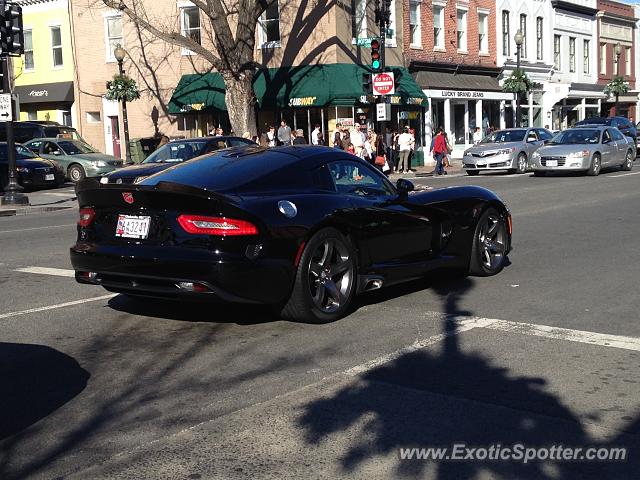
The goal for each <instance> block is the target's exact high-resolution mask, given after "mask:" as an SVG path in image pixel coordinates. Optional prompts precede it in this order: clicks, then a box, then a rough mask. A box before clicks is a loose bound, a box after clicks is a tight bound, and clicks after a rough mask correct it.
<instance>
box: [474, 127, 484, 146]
mask: <svg viewBox="0 0 640 480" xmlns="http://www.w3.org/2000/svg"><path fill="white" fill-rule="evenodd" d="M481 141H482V132H480V127H476V130H475V131H474V132H473V144H474V145H477V144H479V143H480V142H481Z"/></svg>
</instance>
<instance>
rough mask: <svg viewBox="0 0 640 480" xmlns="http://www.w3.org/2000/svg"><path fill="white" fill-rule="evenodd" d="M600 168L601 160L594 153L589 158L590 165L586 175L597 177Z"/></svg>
mask: <svg viewBox="0 0 640 480" xmlns="http://www.w3.org/2000/svg"><path fill="white" fill-rule="evenodd" d="M601 168H602V160H601V158H600V155H598V154H597V153H596V154H595V155H594V156H593V158H592V159H591V166H590V167H589V170H587V175H588V176H590V177H597V176H598V175H600V170H601Z"/></svg>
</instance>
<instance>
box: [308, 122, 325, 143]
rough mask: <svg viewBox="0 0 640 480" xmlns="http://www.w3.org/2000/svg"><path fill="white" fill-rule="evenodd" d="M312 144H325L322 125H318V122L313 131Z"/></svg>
mask: <svg viewBox="0 0 640 480" xmlns="http://www.w3.org/2000/svg"><path fill="white" fill-rule="evenodd" d="M311 144H312V145H324V142H322V132H321V131H320V125H318V124H317V123H316V126H315V128H314V129H313V131H312V132H311Z"/></svg>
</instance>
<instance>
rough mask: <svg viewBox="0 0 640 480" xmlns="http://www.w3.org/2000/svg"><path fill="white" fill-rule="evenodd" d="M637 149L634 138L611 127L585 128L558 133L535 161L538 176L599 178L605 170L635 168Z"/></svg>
mask: <svg viewBox="0 0 640 480" xmlns="http://www.w3.org/2000/svg"><path fill="white" fill-rule="evenodd" d="M635 157H636V147H635V145H634V141H633V139H632V138H629V137H625V136H624V135H623V134H622V133H621V132H620V130H618V129H617V128H614V127H608V126H595V125H589V126H586V125H585V126H582V127H576V128H570V129H568V130H564V131H562V132H560V133H558V134H557V135H556V136H555V137H553V139H552V140H551V141H550V142H549V143H548V144H547V145H545V146H544V147H542V148H540V149H538V151H537V152H535V153H534V154H533V156H532V157H531V162H530V163H529V168H530V169H531V170H533V174H534V175H536V176H542V175H544V174H546V173H547V172H557V171H563V172H564V171H584V172H586V174H587V175H598V174H599V173H600V171H601V170H602V169H603V168H609V167H622V169H623V170H631V169H632V168H633V160H634V159H635Z"/></svg>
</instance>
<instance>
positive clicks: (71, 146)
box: [58, 141, 98, 155]
mask: <svg viewBox="0 0 640 480" xmlns="http://www.w3.org/2000/svg"><path fill="white" fill-rule="evenodd" d="M58 146H59V147H60V148H62V150H64V152H65V153H66V154H67V155H78V154H83V153H98V151H97V150H96V149H94V148H93V147H92V146H91V145H87V144H86V143H82V142H78V141H64V142H58Z"/></svg>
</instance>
